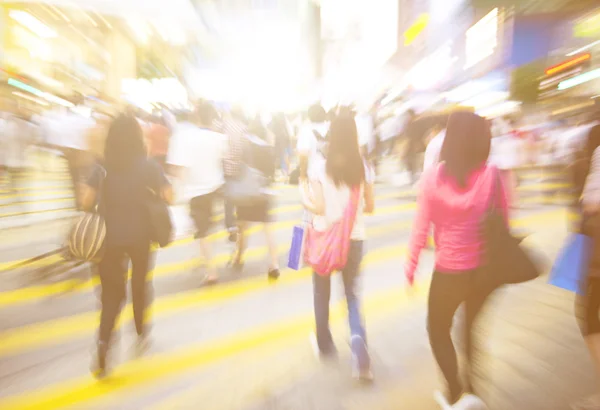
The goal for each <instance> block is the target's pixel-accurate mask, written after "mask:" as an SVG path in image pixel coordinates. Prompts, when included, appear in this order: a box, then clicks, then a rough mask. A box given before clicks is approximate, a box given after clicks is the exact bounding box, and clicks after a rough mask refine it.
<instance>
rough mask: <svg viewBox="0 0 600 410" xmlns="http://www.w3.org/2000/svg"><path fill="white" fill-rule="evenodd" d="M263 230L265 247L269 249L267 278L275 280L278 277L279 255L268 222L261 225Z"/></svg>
mask: <svg viewBox="0 0 600 410" xmlns="http://www.w3.org/2000/svg"><path fill="white" fill-rule="evenodd" d="M263 230H264V232H265V239H266V241H267V247H268V248H269V257H270V261H269V277H271V278H273V279H276V278H278V277H279V253H278V252H277V242H276V241H275V237H274V235H273V232H271V227H270V225H269V222H265V223H264V224H263Z"/></svg>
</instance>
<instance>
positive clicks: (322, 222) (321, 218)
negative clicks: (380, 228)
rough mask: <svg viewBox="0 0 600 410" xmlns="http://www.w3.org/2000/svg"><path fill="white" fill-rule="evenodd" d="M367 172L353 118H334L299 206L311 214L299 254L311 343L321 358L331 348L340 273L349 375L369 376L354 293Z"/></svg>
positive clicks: (368, 208) (370, 206)
mask: <svg viewBox="0 0 600 410" xmlns="http://www.w3.org/2000/svg"><path fill="white" fill-rule="evenodd" d="M371 174H372V173H371V171H370V170H369V169H368V168H367V167H366V165H365V162H364V160H363V158H362V157H361V155H360V150H359V146H358V134H357V130H356V124H355V122H354V119H353V118H352V117H350V116H348V115H342V116H339V117H337V118H336V119H335V120H334V121H333V122H332V124H331V129H330V135H329V144H328V148H327V153H326V161H325V164H324V166H323V168H322V169H321V170H319V172H316V173H314V174H313V178H312V179H311V180H310V181H309V184H308V186H307V187H306V190H308V191H309V193H308V192H307V193H305V195H303V196H304V205H305V207H306V208H307V209H308V210H309V211H310V212H312V213H313V214H314V217H313V219H312V223H310V224H309V225H308V226H307V228H306V242H305V247H304V251H305V254H304V258H305V262H306V264H307V265H308V266H311V267H312V268H313V270H314V273H313V290H314V307H315V321H316V341H317V345H318V349H319V353H320V355H321V357H323V358H326V357H331V356H334V357H335V355H336V353H337V351H336V348H335V344H334V341H333V337H332V335H331V331H330V329H329V299H330V294H331V274H332V273H333V272H334V271H340V272H341V276H342V280H343V283H344V290H345V293H346V302H347V305H348V321H349V325H350V346H351V350H352V359H353V373H354V377H355V378H357V379H359V380H370V379H371V378H372V374H371V363H370V362H371V361H370V357H369V352H368V349H367V339H366V334H365V328H364V325H363V321H362V317H361V312H360V304H359V300H358V295H357V281H358V276H359V273H360V264H361V261H362V257H363V246H364V241H365V239H366V229H365V220H364V214H365V213H371V212H373V210H374V207H375V204H374V197H373V184H372V175H371Z"/></svg>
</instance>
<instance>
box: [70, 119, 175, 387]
mask: <svg viewBox="0 0 600 410" xmlns="http://www.w3.org/2000/svg"><path fill="white" fill-rule="evenodd" d="M104 166H105V167H104V168H103V167H101V166H100V165H99V164H98V165H96V166H95V168H94V170H93V171H92V174H91V175H90V177H89V180H88V181H87V184H85V185H84V187H83V189H82V198H81V204H82V206H83V207H84V209H88V210H90V209H93V208H95V207H96V204H99V205H98V211H99V212H100V214H101V215H102V217H103V218H104V221H105V224H106V237H105V240H104V254H103V256H102V260H101V261H100V263H99V266H98V268H99V269H98V271H99V276H100V286H101V293H102V295H101V302H102V309H101V314H100V328H99V331H98V343H97V356H96V358H95V361H94V364H93V368H92V370H93V372H94V374H95V375H96V376H97V377H104V376H105V375H106V372H107V357H108V353H109V349H110V347H111V342H112V334H113V329H114V327H115V321H116V320H117V317H118V316H119V313H120V311H121V308H122V305H123V302H124V301H125V295H126V293H125V292H126V285H127V271H128V265H129V262H130V261H131V264H132V274H131V281H132V284H131V290H132V299H133V316H134V322H135V329H136V332H137V335H138V340H137V344H136V347H137V351H138V352H139V353H143V352H144V351H145V350H146V349H147V348H148V345H149V329H148V324H147V323H146V321H145V313H146V307H147V305H148V304H149V302H150V298H151V291H150V289H149V286H148V282H147V276H148V272H150V271H151V270H152V264H153V255H152V252H151V243H150V238H151V223H150V218H149V214H148V213H147V212H146V211H145V210H146V209H147V201H148V200H149V193H148V190H151V191H153V192H155V193H159V194H160V195H161V197H162V198H163V199H164V200H165V201H166V202H168V203H170V202H172V197H173V195H172V190H171V186H170V184H169V182H168V181H167V179H166V178H165V176H164V174H163V172H162V169H161V168H160V166H159V165H158V164H157V163H156V162H154V161H149V160H148V159H147V156H146V148H145V146H144V141H143V136H142V129H141V127H140V125H139V124H138V122H137V120H136V119H135V118H134V117H133V116H120V117H118V118H117V119H115V120H114V121H113V123H112V124H111V126H110V128H109V130H108V136H107V138H106V146H105V150H104Z"/></svg>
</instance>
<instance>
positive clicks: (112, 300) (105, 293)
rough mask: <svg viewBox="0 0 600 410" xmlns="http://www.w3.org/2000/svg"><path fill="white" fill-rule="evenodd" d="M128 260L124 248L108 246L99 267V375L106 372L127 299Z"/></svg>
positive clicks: (95, 370)
mask: <svg viewBox="0 0 600 410" xmlns="http://www.w3.org/2000/svg"><path fill="white" fill-rule="evenodd" d="M127 262H128V260H127V258H126V255H125V251H124V249H123V248H120V247H111V246H108V247H107V248H106V250H105V254H104V256H103V258H102V260H101V261H100V264H99V267H98V273H99V276H100V286H101V289H102V290H101V303H102V308H101V312H100V328H99V330H98V347H97V358H96V362H95V365H94V369H93V371H94V372H95V373H96V375H97V376H98V377H103V376H104V374H105V372H106V356H107V353H108V350H109V347H110V343H111V339H112V333H113V329H114V327H115V321H116V320H117V317H118V316H119V313H120V311H121V307H122V305H123V301H124V300H125V284H126V281H127V278H126V274H127Z"/></svg>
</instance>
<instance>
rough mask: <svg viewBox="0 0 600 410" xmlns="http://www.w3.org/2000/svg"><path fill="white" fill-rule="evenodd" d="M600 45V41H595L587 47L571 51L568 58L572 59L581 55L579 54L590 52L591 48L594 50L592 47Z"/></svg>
mask: <svg viewBox="0 0 600 410" xmlns="http://www.w3.org/2000/svg"><path fill="white" fill-rule="evenodd" d="M599 44H600V40H598V41H594V42H593V43H590V44H588V45H587V46H583V47H581V48H578V49H577V50H573V51H571V52H570V53H569V54H567V57H571V56H574V55H575V54H579V53H581V52H582V51H585V50H588V49H590V48H592V47H594V46H597V45H599Z"/></svg>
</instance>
